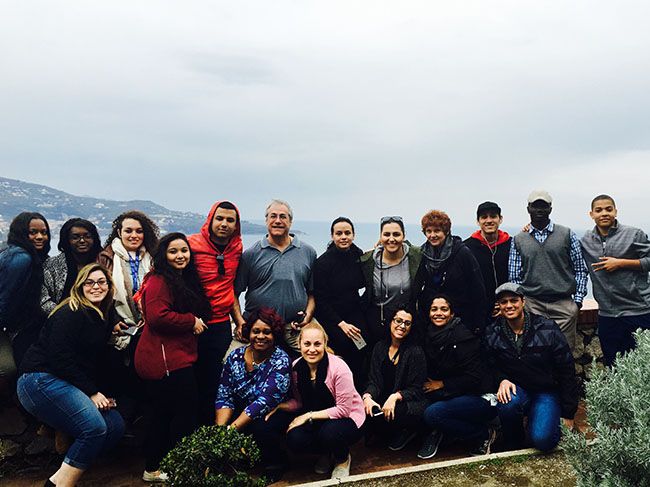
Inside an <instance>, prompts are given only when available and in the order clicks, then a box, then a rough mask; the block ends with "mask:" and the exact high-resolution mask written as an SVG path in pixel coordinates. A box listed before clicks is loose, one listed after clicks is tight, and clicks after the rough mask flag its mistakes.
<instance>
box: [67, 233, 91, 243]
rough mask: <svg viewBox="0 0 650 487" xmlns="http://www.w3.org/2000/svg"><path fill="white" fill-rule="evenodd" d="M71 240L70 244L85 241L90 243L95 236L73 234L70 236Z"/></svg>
mask: <svg viewBox="0 0 650 487" xmlns="http://www.w3.org/2000/svg"><path fill="white" fill-rule="evenodd" d="M69 239H70V242H80V241H82V240H84V241H86V242H89V241H91V240H93V236H92V235H91V234H89V233H82V234H79V233H73V234H71V235H70V237H69Z"/></svg>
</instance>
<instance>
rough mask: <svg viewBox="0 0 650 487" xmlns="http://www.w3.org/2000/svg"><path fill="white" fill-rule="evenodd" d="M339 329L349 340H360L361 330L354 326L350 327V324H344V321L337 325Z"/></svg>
mask: <svg viewBox="0 0 650 487" xmlns="http://www.w3.org/2000/svg"><path fill="white" fill-rule="evenodd" d="M339 328H340V329H341V331H343V333H345V336H347V337H348V338H349V339H350V340H358V339H359V338H361V330H360V329H359V328H357V327H356V326H354V325H351V324H350V323H346V322H345V321H341V322H340V323H339Z"/></svg>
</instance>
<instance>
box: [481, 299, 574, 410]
mask: <svg viewBox="0 0 650 487" xmlns="http://www.w3.org/2000/svg"><path fill="white" fill-rule="evenodd" d="M525 313H527V314H528V312H525ZM528 317H529V323H530V327H529V328H528V329H527V331H526V332H524V334H523V336H522V337H521V340H523V343H522V346H521V351H520V352H518V351H517V348H516V347H515V344H514V343H513V342H512V340H511V339H510V338H509V337H508V335H507V334H506V332H505V330H504V329H503V323H504V321H505V319H504V318H497V319H496V320H495V321H494V322H492V324H490V325H489V326H488V327H487V328H486V330H485V337H484V342H483V352H484V355H485V361H486V364H487V368H488V370H490V371H492V374H493V377H494V380H495V383H494V391H496V390H497V389H498V387H499V384H500V383H501V381H502V380H504V379H507V380H509V381H510V382H513V383H514V384H515V385H517V386H521V387H523V388H524V389H525V390H526V391H528V392H533V393H535V392H546V393H556V394H557V395H558V397H559V400H560V407H561V413H562V417H563V418H567V419H572V418H573V416H574V415H575V413H576V410H577V409H578V384H577V382H576V375H575V363H574V360H573V355H572V354H571V350H570V349H569V345H568V343H567V341H566V338H565V337H564V334H563V333H562V331H561V330H560V328H559V327H558V326H557V324H556V323H555V322H554V321H553V320H549V319H546V318H543V317H541V316H538V315H535V314H532V313H530V314H528ZM505 326H508V325H507V324H506V325H505Z"/></svg>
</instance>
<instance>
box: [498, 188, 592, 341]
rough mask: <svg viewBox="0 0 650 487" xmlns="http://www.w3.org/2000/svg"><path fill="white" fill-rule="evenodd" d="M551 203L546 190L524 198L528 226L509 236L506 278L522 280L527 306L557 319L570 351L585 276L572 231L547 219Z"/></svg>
mask: <svg viewBox="0 0 650 487" xmlns="http://www.w3.org/2000/svg"><path fill="white" fill-rule="evenodd" d="M552 202H553V199H552V198H551V195H550V194H548V192H547V191H544V190H535V191H533V192H532V193H530V195H529V196H528V214H529V215H530V226H529V229H528V231H527V232H526V231H522V232H520V233H519V234H517V235H515V237H513V242H512V245H511V246H510V256H509V259H508V277H509V279H510V281H511V282H514V283H517V284H521V286H522V288H523V290H524V293H525V294H526V309H527V310H528V311H530V312H532V313H535V314H538V315H541V316H544V317H546V318H549V319H551V320H553V321H555V322H556V323H557V324H558V326H559V327H560V329H561V330H562V332H563V333H564V335H565V336H566V339H567V342H568V343H569V346H570V347H571V350H572V351H573V349H574V347H575V340H576V325H577V323H578V314H579V311H580V308H581V307H582V300H583V298H584V297H585V295H586V294H587V279H588V274H587V268H586V265H585V261H584V259H583V257H582V249H581V247H580V240H579V239H578V237H577V236H576V234H575V233H574V232H573V231H572V230H571V229H570V228H567V227H564V226H562V225H558V224H556V223H554V222H552V221H551V219H550V217H549V215H550V214H551V210H552V207H551V204H552Z"/></svg>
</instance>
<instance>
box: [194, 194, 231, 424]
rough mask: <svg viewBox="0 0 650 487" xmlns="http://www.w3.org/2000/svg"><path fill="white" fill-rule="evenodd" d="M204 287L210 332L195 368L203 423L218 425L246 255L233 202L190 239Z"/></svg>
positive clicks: (221, 205) (202, 338) (217, 208)
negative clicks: (216, 418)
mask: <svg viewBox="0 0 650 487" xmlns="http://www.w3.org/2000/svg"><path fill="white" fill-rule="evenodd" d="M188 240H189V243H190V248H191V250H192V254H193V255H194V263H195V265H196V270H197V272H198V274H199V278H200V279H201V285H202V286H203V290H204V292H205V295H206V297H207V298H208V300H209V301H210V305H211V306H212V316H211V318H210V320H209V321H208V322H207V323H206V324H207V325H208V329H207V330H206V331H205V332H204V333H201V335H199V346H198V353H199V356H198V360H197V362H196V364H195V366H194V369H195V371H196V379H197V383H198V386H199V421H200V423H201V424H206V425H210V424H214V401H215V398H216V395H217V388H218V387H219V378H220V377H221V367H222V363H223V358H224V355H225V354H226V352H227V351H228V347H229V346H230V342H231V341H232V328H231V325H230V312H231V311H232V305H233V301H234V299H235V294H234V291H233V283H234V281H235V275H236V274H237V267H238V266H239V260H240V258H241V254H242V248H243V245H242V240H241V221H240V217H239V210H237V208H236V207H235V205H233V204H232V203H231V202H229V201H217V202H216V203H215V204H214V205H212V208H211V209H210V212H209V213H208V217H207V219H206V220H205V223H204V224H203V226H202V227H201V232H200V233H196V234H194V235H190V237H189V238H188Z"/></svg>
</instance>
